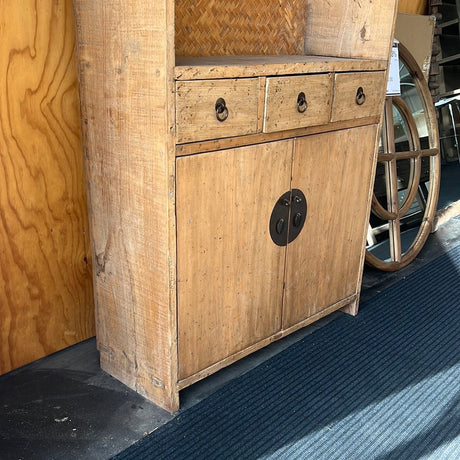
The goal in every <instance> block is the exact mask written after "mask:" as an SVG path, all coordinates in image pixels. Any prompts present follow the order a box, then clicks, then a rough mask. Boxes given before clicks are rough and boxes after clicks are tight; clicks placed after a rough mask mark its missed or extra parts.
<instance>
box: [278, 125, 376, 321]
mask: <svg viewBox="0 0 460 460" xmlns="http://www.w3.org/2000/svg"><path fill="white" fill-rule="evenodd" d="M376 130H377V127H376V126H366V127H361V128H353V129H347V130H343V131H336V132H331V133H325V134H318V135H314V136H309V137H305V138H299V139H296V141H295V146H294V160H293V178H292V188H293V189H294V188H297V189H300V190H302V191H303V193H304V194H305V197H306V200H307V217H306V220H305V224H304V227H303V229H302V231H301V232H300V235H299V236H298V238H297V239H296V240H294V241H293V242H292V243H290V244H289V245H288V247H287V256H286V260H287V264H286V290H285V302H284V311H283V328H288V327H289V326H292V325H294V324H296V323H298V322H300V321H302V320H304V319H306V318H308V317H311V316H313V315H315V314H317V313H319V312H321V311H322V310H324V309H325V308H327V307H328V306H330V305H332V304H334V303H336V302H338V301H340V300H342V299H345V298H346V297H348V296H351V295H353V294H355V293H357V290H358V288H359V283H358V281H359V279H358V278H359V276H360V273H361V264H362V261H361V255H362V252H363V250H364V241H365V240H364V237H365V229H366V222H367V209H368V206H367V203H368V199H369V188H370V186H371V175H372V165H373V155H374V153H373V152H374V143H375V139H376Z"/></svg>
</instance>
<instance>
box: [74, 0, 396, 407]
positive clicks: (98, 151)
mask: <svg viewBox="0 0 460 460" xmlns="http://www.w3.org/2000/svg"><path fill="white" fill-rule="evenodd" d="M74 3H75V11H76V16H77V21H76V23H77V37H78V40H77V42H78V54H79V63H80V66H79V68H80V81H81V101H82V126H83V134H84V141H85V152H86V171H87V177H88V184H89V189H88V190H89V196H90V203H91V211H90V217H91V229H92V235H91V237H92V245H93V258H94V261H95V268H96V274H95V289H96V303H97V324H98V332H97V337H98V347H99V351H100V356H101V366H102V367H103V368H104V369H105V370H106V371H107V372H109V373H111V374H112V375H114V376H115V377H117V378H118V379H120V380H121V381H123V382H125V383H126V384H127V385H129V386H130V387H131V388H134V389H135V390H136V391H138V392H139V393H141V394H143V395H145V396H146V397H148V398H150V399H151V400H153V401H155V402H156V403H158V404H159V405H161V406H162V407H164V408H166V409H168V410H170V411H174V410H176V409H177V408H178V407H179V391H180V390H181V389H183V388H185V387H186V386H188V385H191V384H192V383H194V382H196V381H197V380H199V379H201V378H204V377H206V376H207V375H209V374H210V373H212V372H215V371H217V370H218V369H220V368H222V367H223V366H226V365H228V364H230V363H232V362H234V361H235V360H237V359H239V358H241V357H243V356H245V355H247V354H249V353H251V352H252V351H254V350H257V349H259V348H261V347H263V346H265V345H267V344H268V343H270V342H272V341H274V340H277V339H279V338H281V337H283V336H285V335H286V334H289V333H291V332H292V331H294V330H295V329H298V328H300V327H303V326H305V325H306V324H308V323H310V322H312V321H315V320H316V319H318V318H319V317H321V316H324V315H326V314H328V313H330V312H332V311H334V310H337V309H340V308H343V309H344V311H347V312H349V313H352V314H356V312H357V305H358V301H359V289H360V283H361V276H362V264H363V260H364V259H363V258H364V249H365V246H364V244H365V231H366V226H367V222H366V221H367V218H368V214H369V210H370V196H371V191H372V182H373V173H374V167H375V163H376V155H377V150H376V148H377V147H378V144H377V140H378V139H377V133H378V130H379V123H380V120H381V114H382V110H383V101H384V86H385V85H384V82H385V77H386V71H387V64H388V57H389V51H390V47H391V42H392V32H393V27H394V17H395V8H396V5H395V4H396V2H395V1H388V0H362V1H361V2H355V1H353V0H330V1H329V2H328V4H327V5H325V4H324V2H322V1H321V0H309V1H308V8H307V2H306V1H305V0H290V1H289V2H285V1H282V2H280V1H279V0H267V1H265V2H262V3H263V5H262V3H261V2H260V1H258V0H257V1H256V0H247V1H245V2H231V1H230V2H229V1H228V0H221V1H220V0H215V1H214V2H213V7H212V8H206V6H205V2H202V6H201V7H200V8H194V9H190V8H189V7H188V2H185V1H182V0H176V1H172V0H161V1H157V2H154V4H153V3H152V2H148V1H147V0H126V2H124V3H123V5H122V4H121V3H120V2H117V1H115V0H107V1H105V2H99V1H98V0H74ZM236 13H238V14H236ZM198 18H199V19H200V20H198ZM230 22H231V24H232V27H228V24H229V23H230ZM264 24H269V27H263V25H264ZM262 29H263V32H262ZM261 38H263V39H261ZM175 52H177V54H178V56H175Z"/></svg>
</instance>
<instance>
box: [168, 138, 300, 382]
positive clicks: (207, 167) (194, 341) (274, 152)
mask: <svg viewBox="0 0 460 460" xmlns="http://www.w3.org/2000/svg"><path fill="white" fill-rule="evenodd" d="M291 160H292V141H279V142H273V143H269V144H259V145H256V146H249V147H240V148H236V149H230V150H223V151H219V152H211V153H206V154H202V155H194V156H189V157H182V158H178V160H177V171H176V177H177V179H176V180H177V296H178V307H177V311H178V331H179V333H178V346H179V378H180V379H181V380H182V379H184V378H186V377H189V376H191V375H193V374H195V373H197V372H198V371H202V370H203V369H206V368H208V367H209V366H211V365H213V364H216V363H218V362H219V361H222V360H223V359H224V358H227V357H228V356H232V355H234V354H235V353H237V352H240V351H241V350H244V349H245V348H247V347H249V346H251V345H253V344H255V343H257V342H259V341H261V340H263V339H266V338H267V337H270V336H272V335H273V334H275V333H276V332H278V331H279V330H280V327H281V304H282V298H283V277H284V259H285V247H280V246H277V245H275V244H273V242H272V240H271V238H270V234H269V228H268V222H269V220H270V214H271V212H272V209H273V205H274V204H275V203H276V201H277V199H278V198H279V197H280V196H281V195H282V194H283V193H284V192H286V190H289V182H290V173H291Z"/></svg>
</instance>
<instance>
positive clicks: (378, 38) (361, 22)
mask: <svg viewBox="0 0 460 460" xmlns="http://www.w3.org/2000/svg"><path fill="white" fill-rule="evenodd" d="M397 3H398V2H397V0H359V1H357V0H328V1H327V2H325V1H323V0H314V1H313V0H311V1H310V2H309V3H308V7H307V26H306V38H305V54H314V55H318V56H337V57H354V58H367V59H385V60H386V59H388V55H389V54H388V53H389V47H390V46H391V42H392V38H393V24H394V21H395V12H396V5H397Z"/></svg>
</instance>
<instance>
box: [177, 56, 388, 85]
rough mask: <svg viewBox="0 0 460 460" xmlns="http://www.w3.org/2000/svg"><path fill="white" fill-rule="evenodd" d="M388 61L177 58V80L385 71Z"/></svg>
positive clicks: (298, 57)
mask: <svg viewBox="0 0 460 460" xmlns="http://www.w3.org/2000/svg"><path fill="white" fill-rule="evenodd" d="M386 67H387V61H386V59H372V58H369V59H349V58H340V57H329V56H298V55H295V56H284V55H283V56H278V55H275V56H207V57H176V67H175V78H176V79H177V80H202V79H206V78H213V79H215V78H235V77H255V76H262V75H265V76H274V75H293V74H309V73H328V72H358V71H373V70H385V69H386Z"/></svg>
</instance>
